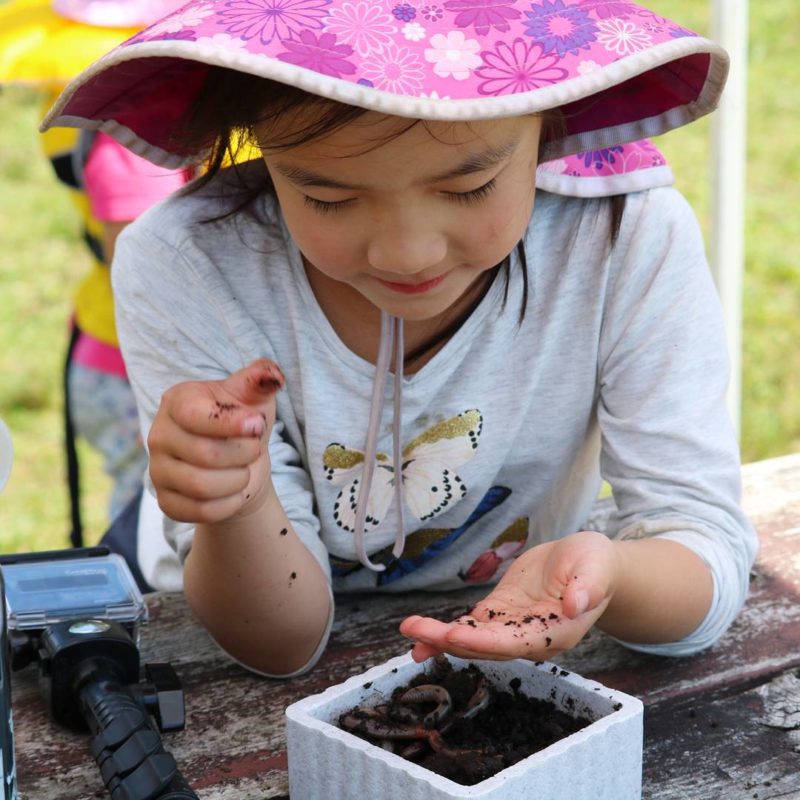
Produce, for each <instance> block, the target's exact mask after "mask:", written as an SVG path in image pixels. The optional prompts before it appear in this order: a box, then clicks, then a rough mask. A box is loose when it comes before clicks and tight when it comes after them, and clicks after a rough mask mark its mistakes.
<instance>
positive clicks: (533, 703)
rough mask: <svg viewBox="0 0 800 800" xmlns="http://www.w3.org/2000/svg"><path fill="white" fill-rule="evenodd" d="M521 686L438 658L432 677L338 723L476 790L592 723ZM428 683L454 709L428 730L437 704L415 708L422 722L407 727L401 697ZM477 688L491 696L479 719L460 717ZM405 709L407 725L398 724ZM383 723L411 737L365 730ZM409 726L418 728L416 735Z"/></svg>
mask: <svg viewBox="0 0 800 800" xmlns="http://www.w3.org/2000/svg"><path fill="white" fill-rule="evenodd" d="M565 674H568V673H565ZM519 683H520V681H519V680H518V679H514V680H512V681H510V685H509V687H508V691H504V690H501V689H499V688H497V687H495V686H492V685H491V684H489V683H488V681H486V679H485V678H484V676H483V673H482V672H481V670H480V669H479V668H478V667H477V666H475V665H474V664H471V665H469V667H467V668H466V669H462V670H455V669H454V668H453V667H452V665H451V664H450V662H449V661H447V660H446V659H441V660H438V661H437V662H436V666H435V669H434V671H433V673H432V674H431V673H430V672H428V673H424V674H420V675H417V676H416V677H415V678H414V679H413V680H412V681H410V682H409V684H408V685H406V686H403V687H398V688H397V689H395V691H394V692H393V693H392V698H391V700H390V702H389V703H387V704H385V705H382V706H378V707H377V708H376V709H375V710H374V711H365V708H366V705H367V704H365V706H360V707H357V708H354V709H351V711H349V712H347V713H346V714H342V715H341V717H340V718H339V723H340V726H341V727H344V728H346V729H347V730H349V731H350V732H351V733H353V734H355V735H356V736H360V737H361V738H362V739H366V740H367V741H370V742H373V743H374V744H378V745H379V746H382V747H385V748H386V749H389V750H392V752H395V753H396V754H398V755H400V756H401V757H403V758H407V759H408V760H411V761H414V762H416V763H417V764H419V765H420V766H422V767H425V768H426V769H429V770H431V771H432V772H436V773H438V774H439V775H442V776H444V777H445V778H449V779H450V780H452V781H455V782H456V783H460V784H462V785H465V786H471V785H473V784H476V783H480V782H481V781H483V780H486V779H487V778H489V777H491V776H492V775H494V774H496V773H497V772H500V771H501V770H503V769H505V768H506V767H510V766H511V765H512V764H516V763H517V762H518V761H521V760H522V759H524V758H527V757H528V756H529V755H531V754H533V753H536V752H538V751H539V750H543V749H544V748H545V747H549V746H550V745H551V744H553V743H554V742H557V741H558V740H559V739H563V738H564V737H567V736H570V735H571V734H573V733H575V732H576V731H579V730H581V729H582V728H585V727H586V726H587V725H590V724H591V723H592V722H593V721H594V720H593V719H590V718H586V717H582V716H571V715H570V714H566V713H564V712H563V711H560V710H559V709H557V708H556V707H555V705H554V704H553V703H552V702H550V701H549V700H538V699H535V698H531V697H528V696H526V695H524V694H523V693H522V692H521V691H520V690H519ZM423 685H425V686H427V685H434V686H442V687H444V688H445V689H446V690H447V691H448V693H449V694H450V697H451V700H452V711H451V713H450V715H449V716H448V717H446V718H444V719H443V720H439V721H437V722H436V723H435V724H434V723H431V722H430V721H428V724H423V719H422V718H423V716H424V715H425V714H426V713H428V712H429V711H431V710H432V709H433V708H434V707H435V706H436V702H427V703H422V704H414V705H413V706H411V709H412V710H413V711H417V712H418V715H419V721H418V723H417V724H416V725H415V726H409V725H408V713H409V704H408V703H405V704H401V703H400V698H401V697H402V695H404V694H405V693H406V692H407V691H408V690H409V689H410V688H412V687H416V686H423ZM480 686H483V687H485V690H488V695H489V697H488V701H487V702H486V703H485V707H484V708H482V710H480V711H479V712H478V713H476V714H475V715H474V716H472V717H471V718H465V717H464V716H463V714H464V713H465V710H466V709H468V703H469V701H470V699H471V698H473V697H474V696H475V693H476V691H477V690H478V689H479V687H480ZM403 711H405V716H404V720H405V721H400V720H399V716H402V714H403ZM345 718H347V719H345ZM343 720H344V721H345V722H344V724H343ZM360 720H363V722H359V721H360ZM376 720H377V722H376ZM378 724H380V725H388V726H389V728H390V729H394V730H396V731H403V732H407V733H408V735H403V736H397V737H393V738H381V737H378V736H374V735H370V732H368V731H367V730H366V728H368V727H370V726H371V731H372V732H374V731H375V729H376V727H378ZM410 728H413V729H414V735H411V733H410V730H409V729H410ZM437 731H438V732H437ZM439 734H440V735H439Z"/></svg>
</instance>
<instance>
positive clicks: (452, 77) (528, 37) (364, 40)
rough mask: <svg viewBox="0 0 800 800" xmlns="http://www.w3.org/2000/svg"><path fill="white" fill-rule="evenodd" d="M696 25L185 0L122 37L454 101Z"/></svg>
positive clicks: (614, 13)
mask: <svg viewBox="0 0 800 800" xmlns="http://www.w3.org/2000/svg"><path fill="white" fill-rule="evenodd" d="M218 34H226V35H227V38H226V37H221V36H217V35H218ZM695 35H696V34H694V33H692V32H691V31H688V30H686V29H684V28H680V27H678V26H676V25H675V24H673V23H671V22H669V20H667V19H665V18H664V17H660V16H658V15H657V14H654V13H653V12H652V11H648V10H647V9H644V8H642V7H640V6H638V5H636V4H635V3H633V2H628V0H437V1H436V2H431V1H430V0H384V1H383V2H368V1H367V0H206V1H205V2H203V1H202V0H195V2H194V3H190V4H189V5H187V6H185V7H184V8H183V9H181V10H179V11H177V12H175V13H174V14H171V15H170V16H168V17H166V18H165V19H164V20H162V21H160V22H159V23H156V24H155V25H154V26H152V27H150V28H149V29H147V30H145V31H142V32H141V33H140V34H138V35H137V36H134V37H133V38H132V39H131V40H129V42H127V43H126V44H125V45H123V47H125V46H127V47H130V46H131V45H134V44H137V43H141V42H151V41H169V40H178V39H180V40H198V39H201V38H202V39H203V40H204V41H208V40H213V41H214V42H215V43H216V44H217V47H218V48H221V49H223V50H224V49H226V48H229V49H230V50H237V51H242V50H244V51H245V52H248V53H252V54H254V55H258V56H265V57H270V58H273V59H277V60H279V61H282V62H284V63H288V64H294V65H295V66H297V67H301V68H303V69H307V70H311V71H313V72H316V73H319V74H321V75H326V76H332V77H336V78H340V79H343V80H346V81H352V82H353V83H358V84H361V85H362V86H369V87H374V88H377V89H381V90H383V91H387V92H393V93H396V94H401V95H407V96H412V97H413V96H416V97H423V96H424V97H432V96H434V93H436V96H439V97H445V96H446V97H450V98H452V99H455V100H457V99H460V98H468V97H475V96H476V95H477V96H502V95H508V94H515V93H520V92H529V91H531V90H534V89H537V88H539V87H541V86H546V85H548V84H555V83H560V82H562V81H565V80H569V79H570V78H572V77H575V76H580V75H584V74H586V72H587V71H590V70H589V69H587V65H589V66H592V65H596V67H597V69H602V68H604V67H606V66H607V65H608V64H609V63H612V62H613V61H616V60H619V59H622V58H625V57H628V56H631V55H633V54H635V53H638V52H640V51H642V50H644V49H647V48H650V47H652V46H654V45H656V44H659V43H661V42H666V41H670V40H672V39H675V38H681V37H688V36H695Z"/></svg>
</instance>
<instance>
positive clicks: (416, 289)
mask: <svg viewBox="0 0 800 800" xmlns="http://www.w3.org/2000/svg"><path fill="white" fill-rule="evenodd" d="M449 274H450V273H449V272H445V273H443V274H442V275H439V277H438V278H431V279H430V280H429V281H422V283H395V282H394V281H384V280H381V279H380V278H378V283H380V284H381V285H382V286H385V287H386V288H387V289H391V290H392V291H393V292H400V293H401V294H423V293H424V292H429V291H430V290H431V289H434V288H435V287H437V286H438V285H439V284H440V283H441V282H442V281H443V280H444V279H445V278H446V277H447V276H448V275H449Z"/></svg>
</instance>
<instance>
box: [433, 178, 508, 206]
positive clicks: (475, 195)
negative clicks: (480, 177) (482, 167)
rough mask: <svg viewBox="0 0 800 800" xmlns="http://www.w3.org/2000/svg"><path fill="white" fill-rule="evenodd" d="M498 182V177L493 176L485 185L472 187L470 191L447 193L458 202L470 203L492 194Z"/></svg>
mask: <svg viewBox="0 0 800 800" xmlns="http://www.w3.org/2000/svg"><path fill="white" fill-rule="evenodd" d="M496 183H497V181H496V179H495V178H492V179H491V180H490V181H487V182H486V183H484V184H483V186H479V187H478V188H477V189H472V190H471V191H469V192H445V194H446V195H447V197H448V198H449V199H450V200H454V201H455V202H456V203H462V204H463V205H469V204H470V203H477V202H479V201H480V200H483V199H484V198H485V197H486V196H487V195H489V194H491V193H492V191H493V190H494V188H495V185H496Z"/></svg>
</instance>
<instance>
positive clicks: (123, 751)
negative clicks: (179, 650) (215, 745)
mask: <svg viewBox="0 0 800 800" xmlns="http://www.w3.org/2000/svg"><path fill="white" fill-rule="evenodd" d="M38 656H39V677H40V684H41V688H42V690H43V693H44V695H45V698H46V699H47V701H48V703H49V705H50V711H51V713H52V715H53V718H54V719H55V720H56V721H57V722H59V723H61V724H63V725H66V726H68V727H71V728H86V727H88V728H89V730H90V732H91V734H92V740H91V751H92V755H93V756H94V759H95V761H96V762H97V765H98V767H99V768H100V774H101V775H102V777H103V781H104V783H105V785H106V787H107V788H108V791H109V793H110V795H111V798H112V800H156V798H158V799H159V800H192V799H194V800H197V795H196V794H195V793H194V792H193V791H192V789H191V788H190V787H189V785H188V784H187V783H186V781H185V780H184V778H183V776H182V775H181V774H180V772H179V771H178V767H177V764H176V763H175V759H174V758H173V757H172V755H171V754H170V753H168V752H166V751H165V750H164V747H163V745H162V742H161V736H160V735H159V730H180V729H182V728H183V724H184V713H183V692H182V690H181V687H180V682H179V680H178V677H177V675H176V674H175V671H174V670H173V669H172V667H171V666H170V665H169V664H150V665H147V666H146V667H145V669H146V675H147V679H148V682H147V683H146V684H144V685H140V683H139V650H138V648H137V647H136V644H135V643H134V641H133V639H132V638H131V636H130V635H129V633H128V632H127V631H126V630H125V628H124V627H123V626H122V625H120V624H119V623H117V622H115V621H113V620H99V619H82V620H68V621H65V622H59V623H55V624H53V625H50V626H48V627H47V628H46V629H45V630H44V632H43V633H42V635H41V639H40V641H39V653H38ZM151 713H152V714H153V715H154V716H155V718H156V720H157V723H158V727H155V726H154V725H153V723H152V721H151V718H150V714H151Z"/></svg>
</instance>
